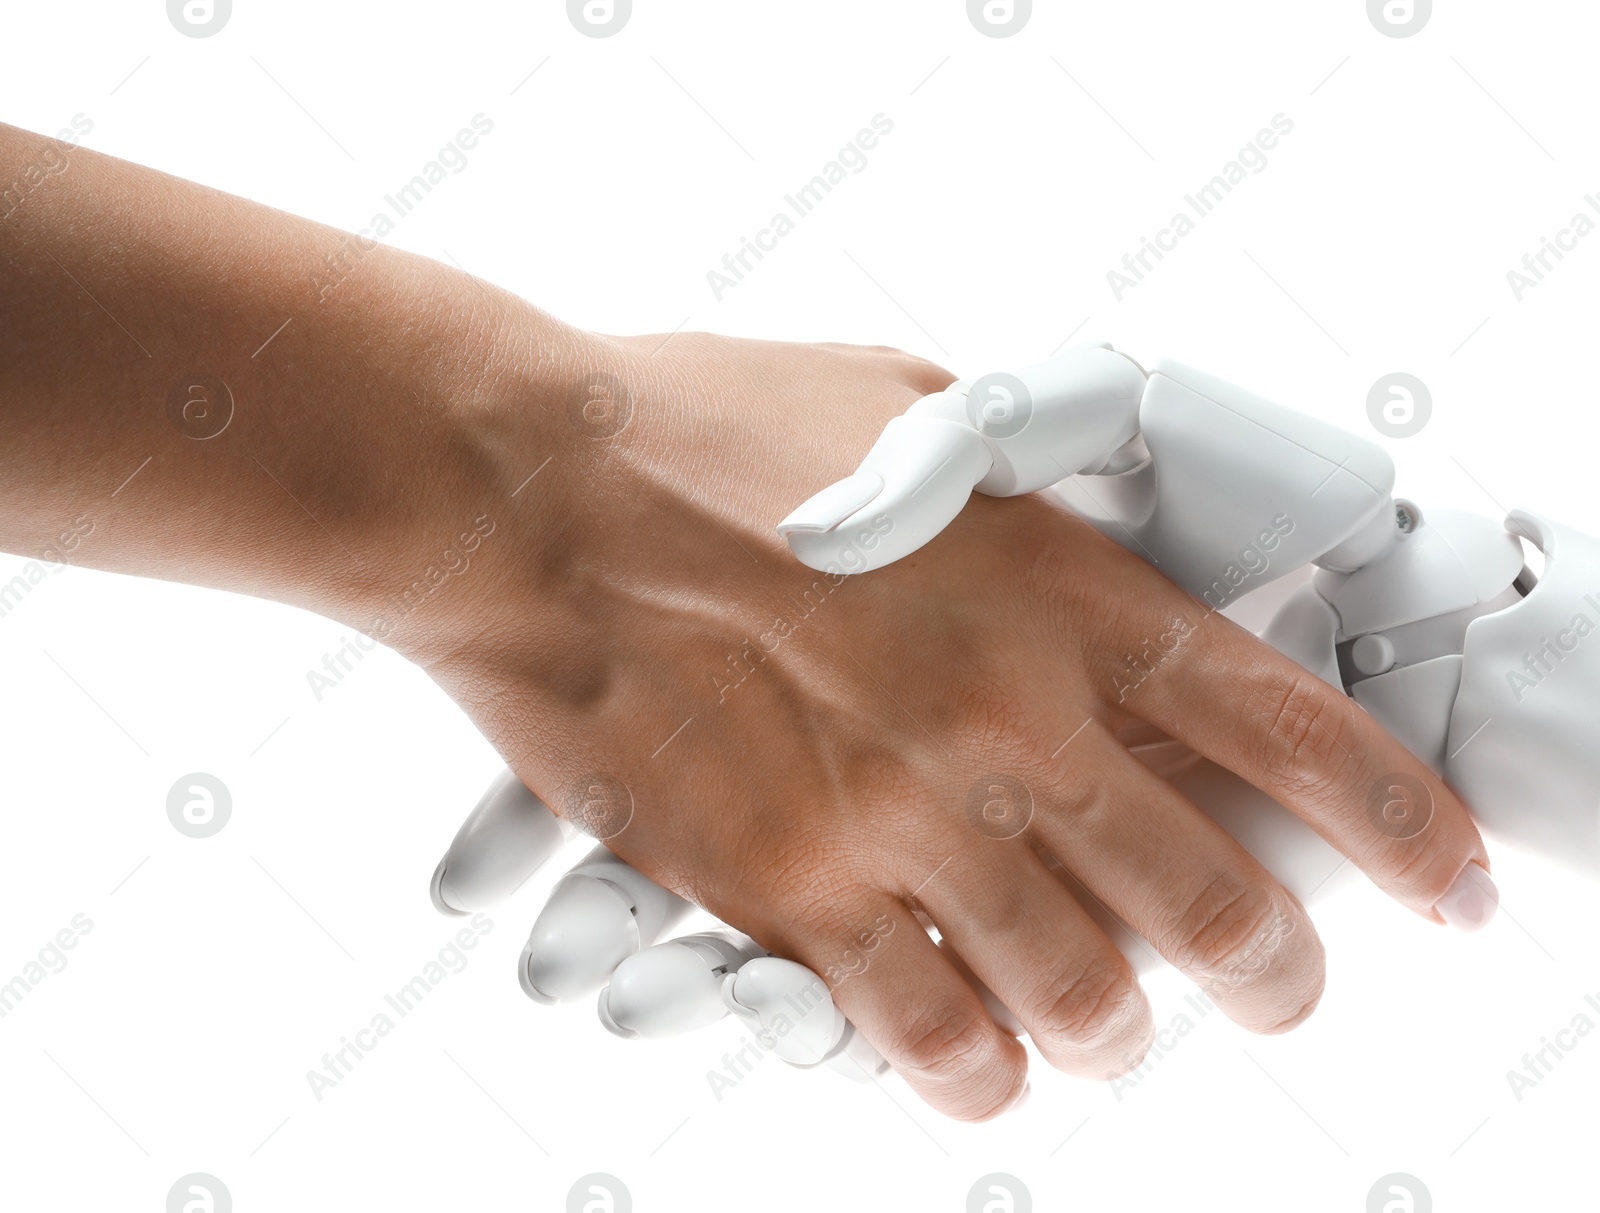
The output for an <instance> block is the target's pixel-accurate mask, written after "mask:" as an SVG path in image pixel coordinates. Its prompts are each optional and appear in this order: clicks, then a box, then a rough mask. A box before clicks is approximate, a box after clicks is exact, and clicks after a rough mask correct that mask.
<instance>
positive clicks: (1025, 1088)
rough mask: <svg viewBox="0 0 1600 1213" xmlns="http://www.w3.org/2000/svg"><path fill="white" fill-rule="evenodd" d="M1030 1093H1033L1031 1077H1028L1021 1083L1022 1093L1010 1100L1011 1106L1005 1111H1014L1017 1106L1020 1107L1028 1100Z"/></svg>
mask: <svg viewBox="0 0 1600 1213" xmlns="http://www.w3.org/2000/svg"><path fill="white" fill-rule="evenodd" d="M1032 1094H1033V1079H1031V1078H1030V1079H1028V1080H1027V1081H1026V1082H1024V1083H1023V1084H1022V1093H1021V1094H1020V1095H1018V1096H1017V1097H1016V1098H1015V1099H1013V1100H1012V1101H1011V1106H1010V1107H1009V1108H1007V1109H1006V1111H1007V1112H1015V1111H1016V1110H1017V1109H1018V1108H1020V1107H1022V1105H1023V1104H1025V1103H1027V1102H1028V1096H1030V1095H1032Z"/></svg>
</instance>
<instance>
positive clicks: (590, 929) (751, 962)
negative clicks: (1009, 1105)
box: [431, 768, 886, 1079]
mask: <svg viewBox="0 0 1600 1213" xmlns="http://www.w3.org/2000/svg"><path fill="white" fill-rule="evenodd" d="M581 834H582V831H580V830H578V829H577V828H576V827H575V826H573V825H571V824H570V823H568V822H567V821H565V820H563V819H562V818H560V817H557V816H556V815H555V814H554V813H552V812H551V811H550V810H549V809H548V808H546V807H545V805H544V803H543V802H542V801H540V800H539V799H538V797H536V796H535V795H534V794H533V793H532V792H530V791H529V790H528V789H527V788H526V787H524V786H523V784H522V782H521V780H519V779H518V778H517V776H516V774H515V773H514V772H512V771H511V770H510V768H507V769H506V770H505V771H503V772H501V774H500V775H499V776H498V777H497V778H496V779H495V781H494V782H493V783H492V784H491V785H490V786H489V789H488V791H487V792H485V793H484V795H483V798H482V799H481V800H480V801H479V802H478V804H477V807H475V808H474V809H473V810H472V812H471V813H470V814H469V815H468V817H467V819H466V821H465V822H464V823H463V824H462V826H461V829H460V830H459V831H458V832H457V834H456V837H455V841H454V842H452V843H451V844H450V850H449V851H448V852H447V853H446V855H445V857H444V858H443V859H442V860H440V861H439V866H438V868H437V869H436V870H435V872H434V874H433V882H432V888H431V893H432V897H433V903H434V905H435V907H437V908H438V909H439V910H440V911H441V912H442V913H445V914H470V913H473V912H475V911H478V910H484V909H488V908H489V907H491V906H494V905H498V904H499V903H501V902H503V901H505V900H506V899H507V898H509V897H510V896H511V895H512V894H513V893H515V892H516V891H517V889H519V888H520V887H521V886H522V885H523V884H524V883H526V881H527V880H528V878H529V877H531V876H532V875H533V874H534V873H535V872H537V871H538V870H539V869H540V868H541V867H543V866H544V864H545V863H546V862H548V861H549V860H550V859H551V858H552V857H554V856H555V855H556V853H557V852H558V851H561V850H562V849H563V848H564V847H565V846H566V844H567V843H568V842H569V841H572V840H574V839H576V838H578V837H579V836H580V835H581ZM693 909H694V907H693V906H692V905H691V904H690V903H689V902H687V901H685V900H683V898H681V897H678V896H676V895H675V894H673V893H670V892H668V891H667V890H666V889H663V888H662V887H661V886H659V885H657V884H655V883H654V882H653V881H651V880H649V879H648V878H647V877H645V876H644V875H642V874H641V873H640V872H638V871H636V870H635V869H633V868H632V867H630V866H629V865H628V864H626V863H624V862H623V861H622V860H621V859H618V858H617V857H616V856H615V855H613V854H612V853H611V852H610V851H609V850H607V849H606V848H605V846H603V845H600V844H596V845H595V846H594V847H593V848H592V849H590V850H589V851H588V853H587V854H585V855H584V857H583V858H582V859H581V860H580V861H579V862H578V863H577V865H576V866H574V867H573V868H572V869H571V870H570V871H568V872H567V873H566V875H564V876H563V877H562V878H561V879H560V880H559V881H557V883H556V885H555V887H554V888H553V889H552V890H551V893H550V896H549V898H548V899H547V900H546V902H545V906H544V908H543V910H541V911H540V913H539V916H538V918H537V919H536V920H535V922H534V924H533V930H532V933H531V934H530V935H529V937H528V942H527V944H526V946H525V947H524V948H523V949H522V955H521V956H520V957H519V958H518V961H517V980H518V982H519V984H520V985H521V986H522V990H523V992H524V993H525V994H527V995H528V997H529V998H531V999H533V1000H534V1001H535V1002H538V1003H544V1004H553V1003H557V1002H576V1001H579V1000H582V999H585V998H596V997H597V999H598V1003H597V1009H598V1012H599V1017H600V1022H601V1023H602V1024H604V1025H605V1026H606V1028H607V1029H609V1030H610V1031H611V1032H612V1033H613V1034H615V1035H617V1036H621V1037H624V1038H628V1039H651V1038H656V1037H663V1036H675V1035H678V1034H679V1033H682V1032H689V1031H693V1030H695V1029H698V1028H703V1027H707V1026H709V1025H710V1024H713V1023H715V1022H717V1021H718V1020H720V1019H722V1018H724V1017H725V1016H728V1015H730V1014H731V1015H734V1016H737V1017H738V1018H739V1019H741V1020H742V1021H744V1024H745V1026H746V1027H747V1029H748V1030H749V1032H750V1033H751V1035H752V1036H753V1037H754V1038H755V1040H756V1041H757V1042H758V1046H759V1047H760V1048H761V1049H762V1050H764V1051H767V1052H772V1053H774V1054H776V1055H777V1056H778V1057H781V1058H782V1059H783V1060H784V1061H787V1062H789V1063H790V1064H791V1065H795V1066H800V1067H812V1066H823V1067H826V1068H829V1069H834V1070H837V1071H838V1072H840V1073H842V1074H845V1075H847V1076H849V1077H852V1078H860V1079H868V1078H871V1077H873V1076H875V1075H877V1074H878V1073H881V1072H882V1071H883V1070H884V1069H885V1068H886V1063H885V1062H884V1061H883V1059H882V1057H880V1056H879V1055H878V1054H877V1053H876V1052H875V1051H874V1050H873V1049H872V1047H871V1046H870V1045H868V1044H867V1042H866V1041H865V1040H864V1039H863V1038H862V1037H861V1036H860V1034H859V1033H857V1032H856V1030H855V1028H854V1027H853V1026H852V1025H851V1024H850V1023H849V1022H848V1021H847V1020H846V1019H845V1017H844V1015H843V1014H842V1013H841V1012H840V1011H839V1010H838V1008H837V1007H835V1006H834V1003H833V998H832V996H831V995H830V994H829V992H828V987H827V985H826V984H825V983H824V982H823V980H822V979H821V978H820V977H818V976H817V975H816V974H815V973H813V972H811V970H809V969H807V968H805V967H804V966H803V965H799V964H796V963H794V962H793V961H789V960H783V959H780V958H778V957H774V956H771V955H769V954H768V953H767V952H766V951H765V950H764V949H763V948H761V947H760V946H759V945H758V944H756V943H755V941H754V940H752V939H749V938H747V937H746V936H744V935H741V934H739V933H738V932H736V931H732V930H729V929H727V928H721V929H717V930H712V931H705V932H701V933H697V934H693V935H684V936H680V937H678V938H676V939H668V940H666V941H665V942H661V940H662V939H663V937H664V936H666V935H668V934H669V933H670V932H671V931H673V930H674V929H675V928H677V927H678V926H679V925H680V924H681V923H682V922H683V920H684V919H685V918H686V917H687V916H688V915H689V913H690V912H691V911H692V910H693Z"/></svg>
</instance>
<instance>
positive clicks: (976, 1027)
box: [894, 1011, 997, 1086]
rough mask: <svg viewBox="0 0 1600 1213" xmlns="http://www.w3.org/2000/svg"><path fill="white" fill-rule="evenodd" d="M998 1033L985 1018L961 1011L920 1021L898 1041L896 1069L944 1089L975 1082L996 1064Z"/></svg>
mask: <svg viewBox="0 0 1600 1213" xmlns="http://www.w3.org/2000/svg"><path fill="white" fill-rule="evenodd" d="M995 1031H996V1029H994V1028H992V1027H991V1026H990V1024H989V1023H988V1022H986V1020H985V1019H984V1017H983V1016H982V1015H979V1014H972V1013H964V1012H961V1011H946V1012H943V1013H939V1014H936V1015H932V1016H929V1017H926V1018H922V1019H919V1020H917V1021H915V1022H913V1023H912V1024H911V1026H910V1027H908V1028H907V1029H906V1030H905V1031H903V1032H902V1033H901V1034H900V1037H899V1039H898V1040H896V1041H895V1045H894V1060H895V1068H896V1069H898V1070H899V1071H900V1072H901V1073H902V1074H906V1075H907V1076H908V1077H913V1076H914V1077H916V1078H920V1079H923V1080H924V1081H928V1082H932V1083H935V1084H938V1085H941V1086H943V1085H948V1084H951V1083H959V1082H962V1081H965V1080H970V1079H974V1078H976V1077H977V1076H978V1075H979V1074H980V1073H981V1072H982V1071H983V1070H984V1068H985V1067H987V1066H989V1065H991V1064H992V1063H994V1062H995V1061H996V1057H997V1055H996V1049H995V1040H994V1035H995Z"/></svg>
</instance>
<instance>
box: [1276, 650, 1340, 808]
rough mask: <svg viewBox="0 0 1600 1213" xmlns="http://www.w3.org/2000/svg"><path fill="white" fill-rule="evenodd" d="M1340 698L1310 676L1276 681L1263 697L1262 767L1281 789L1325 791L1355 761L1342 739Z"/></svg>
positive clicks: (1329, 688)
mask: <svg viewBox="0 0 1600 1213" xmlns="http://www.w3.org/2000/svg"><path fill="white" fill-rule="evenodd" d="M1335 695H1336V692H1334V690H1333V689H1332V688H1331V687H1328V686H1326V685H1324V684H1323V683H1321V682H1319V681H1317V680H1316V679H1314V678H1311V677H1309V676H1305V677H1302V676H1293V677H1290V678H1285V679H1281V680H1274V681H1273V682H1272V683H1270V684H1269V685H1268V686H1267V687H1266V688H1264V689H1263V690H1262V691H1261V692H1259V702H1260V703H1261V710H1260V712H1259V714H1258V715H1257V717H1256V718H1257V719H1259V720H1261V721H1263V722H1264V723H1265V724H1266V729H1265V731H1264V732H1263V733H1262V734H1261V746H1262V752H1261V765H1262V767H1263V769H1264V770H1265V771H1266V772H1267V774H1268V775H1269V776H1270V777H1272V778H1273V779H1274V780H1275V781H1277V782H1278V783H1279V784H1281V785H1283V786H1285V787H1287V788H1291V789H1297V790H1300V789H1303V790H1310V789H1312V788H1315V787H1318V786H1321V785H1322V784H1323V783H1324V782H1325V781H1326V780H1327V778H1328V776H1329V774H1330V772H1333V771H1337V770H1338V769H1339V768H1340V767H1341V765H1342V764H1343V763H1344V762H1346V761H1348V760H1349V759H1350V758H1351V757H1352V755H1351V754H1350V751H1349V750H1348V749H1347V748H1346V747H1345V745H1344V742H1343V741H1342V740H1341V738H1340V734H1341V732H1343V730H1344V727H1345V726H1344V719H1345V711H1344V706H1345V705H1343V704H1338V703H1335V702H1334V700H1335ZM1339 698H1343V697H1342V696H1340V697H1339Z"/></svg>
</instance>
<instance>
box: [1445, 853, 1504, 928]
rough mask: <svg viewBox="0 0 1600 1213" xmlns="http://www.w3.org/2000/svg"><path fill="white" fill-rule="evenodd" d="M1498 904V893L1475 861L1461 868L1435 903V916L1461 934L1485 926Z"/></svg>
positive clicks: (1487, 875)
mask: <svg viewBox="0 0 1600 1213" xmlns="http://www.w3.org/2000/svg"><path fill="white" fill-rule="evenodd" d="M1499 905H1500V890H1499V889H1497V888H1495V884H1494V881H1492V880H1490V879H1489V873H1487V872H1485V871H1484V870H1483V867H1482V866H1481V865H1480V864H1479V863H1478V861H1477V860H1473V861H1472V862H1471V863H1469V864H1467V866H1466V867H1464V868H1462V869H1461V875H1459V876H1457V877H1456V882H1455V883H1454V884H1453V885H1451V886H1450V891H1449V892H1448V893H1446V894H1445V895H1444V896H1443V897H1441V898H1439V900H1438V902H1437V903H1435V905H1434V907H1433V908H1434V909H1435V910H1437V911H1439V917H1440V918H1443V919H1444V920H1445V922H1447V923H1449V924H1450V925H1451V926H1453V927H1455V928H1457V929H1458V930H1462V931H1478V930H1482V929H1483V928H1484V927H1486V926H1488V925H1489V920H1490V919H1491V918H1493V917H1494V912H1495V909H1496V908H1497V907H1498V906H1499Z"/></svg>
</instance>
